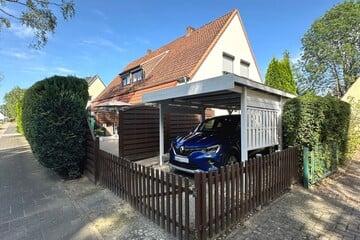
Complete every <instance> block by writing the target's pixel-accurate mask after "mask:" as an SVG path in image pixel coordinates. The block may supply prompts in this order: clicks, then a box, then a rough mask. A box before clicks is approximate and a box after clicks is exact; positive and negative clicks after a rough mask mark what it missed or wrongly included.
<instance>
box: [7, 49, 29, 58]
mask: <svg viewBox="0 0 360 240" xmlns="http://www.w3.org/2000/svg"><path fill="white" fill-rule="evenodd" d="M0 55H4V56H7V57H12V58H16V59H22V60H24V59H30V58H32V55H31V54H29V53H27V52H24V51H20V50H19V49H9V50H1V51H0Z"/></svg>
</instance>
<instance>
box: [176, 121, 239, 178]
mask: <svg viewBox="0 0 360 240" xmlns="http://www.w3.org/2000/svg"><path fill="white" fill-rule="evenodd" d="M169 153H170V166H171V167H172V168H174V169H178V170H181V171H185V172H190V173H193V172H194V171H195V170H203V171H210V170H216V169H218V168H219V167H221V166H223V165H226V164H230V163H235V162H238V161H240V115H228V116H220V117H214V118H210V119H207V120H205V121H204V122H202V123H200V124H199V125H198V126H197V127H196V128H195V129H194V130H193V131H191V132H190V133H189V134H187V135H186V136H179V137H177V138H176V139H175V140H174V141H172V143H171V147H170V150H169Z"/></svg>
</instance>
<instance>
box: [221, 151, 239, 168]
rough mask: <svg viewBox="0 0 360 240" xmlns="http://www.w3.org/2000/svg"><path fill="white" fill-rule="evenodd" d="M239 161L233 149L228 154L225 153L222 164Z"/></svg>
mask: <svg viewBox="0 0 360 240" xmlns="http://www.w3.org/2000/svg"><path fill="white" fill-rule="evenodd" d="M238 162H239V156H238V154H236V152H235V151H231V152H229V153H228V154H226V156H225V158H224V165H228V164H235V163H238Z"/></svg>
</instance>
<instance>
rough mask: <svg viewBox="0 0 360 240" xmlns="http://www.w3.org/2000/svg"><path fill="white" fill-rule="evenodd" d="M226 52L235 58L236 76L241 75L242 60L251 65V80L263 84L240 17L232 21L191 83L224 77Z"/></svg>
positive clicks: (236, 16)
mask: <svg viewBox="0 0 360 240" xmlns="http://www.w3.org/2000/svg"><path fill="white" fill-rule="evenodd" d="M224 52H225V53H227V54H230V55H232V56H234V57H235V59H234V72H233V73H234V74H236V75H240V60H241V59H242V60H245V61H247V62H249V63H250V66H249V78H250V79H251V80H254V81H257V82H262V80H261V75H260V73H259V72H258V69H257V67H256V63H255V59H254V57H253V55H252V53H251V48H250V46H249V44H248V41H247V38H246V35H245V29H243V27H242V25H241V22H240V18H239V16H238V15H235V17H234V18H233V19H232V21H231V22H230V24H229V25H228V27H227V28H226V30H225V31H224V32H223V34H222V35H221V37H220V38H219V40H218V42H217V43H216V44H215V46H214V47H213V49H212V50H211V51H210V53H209V55H208V56H207V58H206V59H205V61H204V62H203V63H202V65H201V66H200V68H199V69H198V71H197V72H196V73H195V75H194V77H193V78H192V79H191V81H198V80H203V79H207V78H212V77H217V76H221V75H223V53H224Z"/></svg>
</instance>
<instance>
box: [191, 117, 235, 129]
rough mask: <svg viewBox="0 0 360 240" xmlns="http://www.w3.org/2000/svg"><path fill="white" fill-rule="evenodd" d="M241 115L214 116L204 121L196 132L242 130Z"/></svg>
mask: <svg viewBox="0 0 360 240" xmlns="http://www.w3.org/2000/svg"><path fill="white" fill-rule="evenodd" d="M239 123H240V117H238V118H237V117H232V118H212V119H208V120H205V121H204V122H202V123H201V124H200V125H199V126H198V128H197V130H196V132H223V131H225V132H229V131H234V130H235V131H236V130H237V129H238V130H240V125H239Z"/></svg>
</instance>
